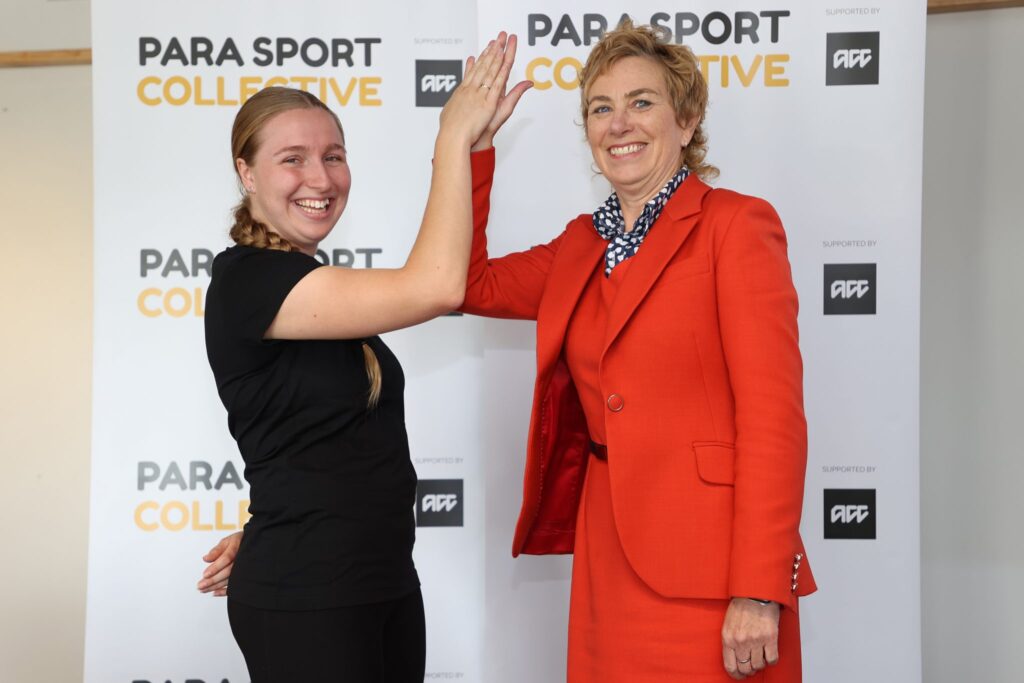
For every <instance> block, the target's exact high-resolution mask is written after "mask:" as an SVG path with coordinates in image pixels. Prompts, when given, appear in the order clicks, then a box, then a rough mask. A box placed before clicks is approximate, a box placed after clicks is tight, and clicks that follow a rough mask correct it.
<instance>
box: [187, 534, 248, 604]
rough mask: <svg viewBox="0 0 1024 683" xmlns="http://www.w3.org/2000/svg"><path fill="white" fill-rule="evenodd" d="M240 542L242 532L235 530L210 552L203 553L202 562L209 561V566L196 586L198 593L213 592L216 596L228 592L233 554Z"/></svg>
mask: <svg viewBox="0 0 1024 683" xmlns="http://www.w3.org/2000/svg"><path fill="white" fill-rule="evenodd" d="M241 543H242V532H241V531H236V532H235V533H233V534H231V535H230V536H225V537H224V538H222V539H220V542H218V543H217V545H215V546H213V547H212V548H210V552H208V553H206V554H205V555H203V562H209V563H210V566H209V567H207V568H206V569H205V570H203V578H202V579H201V580H200V581H199V584H198V585H197V586H196V587H197V588H199V592H200V593H213V594H214V595H217V596H225V595H227V594H228V577H229V576H231V569H232V567H234V566H235V556H236V555H237V554H238V546H239V545H241Z"/></svg>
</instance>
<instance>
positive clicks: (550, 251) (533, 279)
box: [459, 147, 564, 320]
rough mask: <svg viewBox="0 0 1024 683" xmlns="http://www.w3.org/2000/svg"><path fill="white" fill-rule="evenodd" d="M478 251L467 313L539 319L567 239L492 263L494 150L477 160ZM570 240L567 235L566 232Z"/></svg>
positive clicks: (471, 259)
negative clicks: (490, 222) (489, 242)
mask: <svg viewBox="0 0 1024 683" xmlns="http://www.w3.org/2000/svg"><path fill="white" fill-rule="evenodd" d="M471 159H472V168H473V246H472V250H471V252H470V256H469V277H468V278H467V280H466V298H465V301H464V302H463V304H462V308H461V309H459V310H461V311H463V312H464V313H472V314H474V315H485V316H488V317H491V318H518V319H521V320H536V319H537V309H538V308H539V306H540V299H541V295H542V294H543V293H544V285H545V283H546V282H547V277H548V272H549V270H550V269H551V262H552V261H553V260H554V257H555V254H556V253H557V252H558V245H559V244H560V243H561V240H562V235H559V236H558V237H556V238H555V239H554V240H552V241H551V242H548V243H547V244H543V245H540V246H536V247H533V248H531V249H527V250H526V251H521V252H518V253H514V254H509V255H507V256H502V257H501V258H493V259H489V258H487V217H488V213H489V212H490V208H491V184H492V182H493V180H494V148H493V147H492V148H491V149H487V150H484V151H481V152H476V153H474V154H473V155H472V157H471ZM563 235H564V233H563Z"/></svg>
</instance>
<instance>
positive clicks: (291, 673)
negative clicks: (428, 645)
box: [228, 590, 426, 683]
mask: <svg viewBox="0 0 1024 683" xmlns="http://www.w3.org/2000/svg"><path fill="white" fill-rule="evenodd" d="M228 619H229V621H230V622H231V632H232V633H233V634H234V636H235V640H236V641H237V642H238V645H239V647H240V648H241V649H242V653H243V654H244V655H245V663H246V666H247V667H248V668H249V675H250V676H251V677H252V683H299V682H300V681H301V683H319V682H320V681H323V682H324V683H327V682H328V681H329V682H331V683H350V682H354V683H369V682H371V681H372V682H373V683H412V682H413V681H416V682H417V683H421V682H422V681H423V670H424V668H425V659H426V650H425V647H424V643H425V640H426V638H425V629H424V625H423V599H422V597H421V596H420V592H419V590H416V591H414V592H412V593H410V594H409V595H406V596H405V597H403V598H398V599H397V600H389V601H388V602H383V603H373V604H369V605H353V606H351V607H335V608H333V609H321V610H306V611H303V612H293V611H281V610H265V609H257V608H255V607H249V606H248V605H243V604H241V603H239V602H236V601H234V600H232V599H231V598H228Z"/></svg>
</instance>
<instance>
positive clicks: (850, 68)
mask: <svg viewBox="0 0 1024 683" xmlns="http://www.w3.org/2000/svg"><path fill="white" fill-rule="evenodd" d="M878 42H879V34H878V32H874V33H829V34H828V36H827V37H826V39H825V44H826V46H825V85H877V84H878V59H879V57H878Z"/></svg>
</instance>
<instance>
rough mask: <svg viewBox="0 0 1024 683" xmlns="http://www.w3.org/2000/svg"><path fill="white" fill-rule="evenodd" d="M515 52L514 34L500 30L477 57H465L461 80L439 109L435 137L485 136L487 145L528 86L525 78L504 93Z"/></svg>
mask: <svg viewBox="0 0 1024 683" xmlns="http://www.w3.org/2000/svg"><path fill="white" fill-rule="evenodd" d="M515 52H516V39H515V36H511V37H509V36H507V35H506V34H505V32H504V31H502V32H501V33H499V34H498V37H497V38H495V39H494V40H492V41H491V42H489V43H488V44H487V46H486V47H485V48H484V50H483V52H481V53H480V56H479V57H477V58H476V59H474V58H472V57H470V58H469V59H468V60H466V70H465V74H464V75H463V78H462V83H461V84H459V87H458V88H456V89H455V91H454V92H453V93H452V96H451V98H449V100H448V103H447V104H446V105H445V107H444V109H443V110H442V111H441V130H440V132H439V133H438V138H439V139H440V138H442V137H446V136H456V137H457V138H458V139H460V140H464V141H466V142H467V143H468V144H471V145H472V144H474V143H476V142H477V141H479V140H480V139H481V138H482V137H486V139H487V141H488V145H489V142H490V137H492V136H493V134H494V131H496V130H497V129H498V128H499V127H500V126H501V124H502V123H504V122H505V120H506V119H507V118H508V117H509V115H510V114H511V113H512V109H514V108H515V103H516V102H517V101H518V99H519V97H520V96H521V95H522V93H523V92H525V91H526V89H527V88H528V87H529V85H528V82H524V83H520V84H519V85H517V86H516V88H514V89H513V92H512V93H508V94H507V95H506V92H505V86H506V84H507V82H508V76H509V73H510V72H511V71H512V63H513V61H514V59H515ZM499 105H500V106H499ZM499 110H500V111H501V112H502V113H501V114H499V113H498V112H499ZM489 129H493V130H491V132H490V135H489V136H487V135H486V133H485V131H487V130H489Z"/></svg>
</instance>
